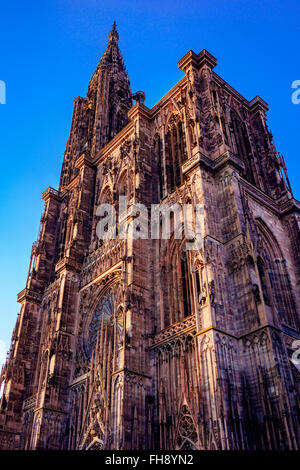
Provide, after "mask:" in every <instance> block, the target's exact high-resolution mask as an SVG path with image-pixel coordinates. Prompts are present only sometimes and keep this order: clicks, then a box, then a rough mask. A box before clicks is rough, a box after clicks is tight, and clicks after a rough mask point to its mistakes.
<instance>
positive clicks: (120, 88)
mask: <svg viewBox="0 0 300 470" xmlns="http://www.w3.org/2000/svg"><path fill="white" fill-rule="evenodd" d="M118 40H119V34H118V31H117V25H116V22H114V24H113V26H112V29H111V31H110V33H109V40H108V42H107V47H106V51H105V52H104V54H103V56H102V57H101V60H100V62H99V64H98V67H97V69H96V71H95V73H94V75H93V77H92V79H91V81H90V85H89V89H88V93H87V97H88V99H89V101H91V100H92V102H93V103H94V105H95V107H94V110H95V119H94V128H93V136H92V146H91V153H92V155H95V154H96V153H97V152H98V151H99V150H100V149H101V148H102V147H103V146H104V145H105V144H106V143H107V142H108V141H109V140H110V139H112V138H113V137H114V136H115V135H116V134H117V133H118V132H119V131H120V130H121V129H122V128H123V127H124V126H125V125H126V124H127V123H128V122H129V119H128V116H127V113H128V111H129V109H130V108H131V106H132V94H131V88H130V82H129V77H128V73H127V70H126V67H125V64H124V61H123V57H122V54H121V51H120V49H119V45H118Z"/></svg>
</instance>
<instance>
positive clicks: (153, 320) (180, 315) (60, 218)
mask: <svg viewBox="0 0 300 470" xmlns="http://www.w3.org/2000/svg"><path fill="white" fill-rule="evenodd" d="M118 39H119V37H118V32H117V30H116V26H115V25H114V26H113V28H112V31H111V32H110V35H109V41H108V44H107V49H106V52H105V53H104V55H103V56H102V58H101V60H100V62H99V64H98V66H97V68H96V70H95V72H94V74H93V76H92V78H91V80H90V83H89V87H88V91H87V95H86V97H85V98H82V97H77V98H75V102H74V113H73V119H72V124H71V131H70V136H69V139H68V141H67V146H66V151H65V154H64V159H63V166H62V172H61V178H60V185H59V189H58V190H54V189H52V188H48V189H47V190H46V191H45V192H44V193H43V199H44V201H45V210H44V213H43V215H42V218H41V225H40V231H39V234H38V239H37V241H36V243H34V245H33V248H32V256H31V262H30V268H29V273H28V279H27V282H26V287H25V288H24V290H23V291H22V292H20V293H19V295H18V302H20V304H21V310H20V313H19V315H18V318H17V322H16V326H15V330H14V333H13V337H12V343H11V348H10V352H9V356H8V359H7V363H6V364H5V366H4V368H3V370H2V373H1V380H2V381H3V383H4V392H3V395H2V398H1V401H0V407H1V408H0V447H1V448H3V449H4V448H6V449H296V448H299V372H298V369H297V364H296V361H295V359H293V357H294V356H295V340H297V339H298V338H299V334H300V331H299V291H298V289H299V274H300V262H299V254H300V237H299V203H298V202H297V201H296V200H295V199H294V198H293V195H292V190H291V188H290V185H289V181H288V177H287V173H286V168H285V164H284V160H283V157H282V156H281V155H280V154H279V153H278V152H277V151H276V149H275V146H274V142H273V138H272V134H271V132H270V130H269V129H268V127H267V124H266V111H267V109H268V107H267V104H266V103H265V102H264V101H263V100H262V99H261V98H259V97H255V98H254V99H253V100H251V101H247V100H246V99H245V98H244V97H243V96H241V95H240V94H239V93H238V92H237V91H235V90H234V89H233V88H231V87H230V85H228V84H227V83H226V82H225V81H224V80H223V79H222V78H220V77H219V76H218V75H217V74H216V73H215V72H214V68H215V66H216V59H215V58H214V57H213V56H212V55H211V54H209V53H208V52H207V51H206V50H203V51H202V52H200V53H199V54H198V55H197V54H195V53H194V52H192V51H190V52H188V53H187V54H186V55H185V56H184V57H183V58H182V59H181V60H180V61H179V67H180V69H181V70H182V71H183V72H184V76H183V78H182V79H181V80H180V82H179V83H177V84H176V85H175V86H174V88H172V89H171V90H170V91H169V92H168V93H167V94H166V95H165V96H164V97H163V98H162V99H161V100H160V101H159V102H158V103H157V104H156V105H155V106H154V107H153V108H152V109H149V108H147V107H146V106H145V104H144V94H143V92H137V93H135V94H132V92H131V89H130V82H129V78H128V75H127V71H126V68H125V65H124V62H123V59H122V56H121V53H120V50H119V46H118ZM134 101H136V103H135V104H134V105H133V102H134ZM120 195H123V196H126V197H127V199H128V204H129V206H130V207H131V208H132V207H134V204H137V203H141V204H144V205H146V206H147V207H148V209H149V211H150V207H151V204H158V203H161V204H163V205H167V204H175V203H178V204H179V205H183V204H192V205H193V206H194V207H196V205H197V204H198V205H201V206H203V213H202V234H201V235H202V237H203V247H202V248H201V249H199V250H186V249H185V247H186V241H187V240H186V239H185V237H184V235H183V236H182V239H176V238H175V237H173V236H172V237H171V238H170V239H151V238H150V237H149V238H148V239H130V238H124V239H120V238H116V239H112V240H106V241H102V240H100V239H99V238H98V237H97V234H96V227H97V223H98V219H99V218H98V217H97V214H96V211H97V207H98V206H99V204H101V203H110V204H113V205H114V206H116V207H117V205H118V200H119V196H120ZM135 215H136V214H134V212H131V213H130V211H129V213H128V214H127V215H126V216H125V220H126V224H130V223H131V221H132V219H134V217H135ZM293 355H294V356H293Z"/></svg>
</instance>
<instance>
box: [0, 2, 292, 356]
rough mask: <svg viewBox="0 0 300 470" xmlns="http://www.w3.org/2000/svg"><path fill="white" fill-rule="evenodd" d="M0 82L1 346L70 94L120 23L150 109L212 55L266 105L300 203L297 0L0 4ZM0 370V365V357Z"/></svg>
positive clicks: (53, 179) (220, 69) (53, 172)
mask: <svg viewBox="0 0 300 470" xmlns="http://www.w3.org/2000/svg"><path fill="white" fill-rule="evenodd" d="M0 18H1V28H0V40H1V61H0V80H3V81H5V83H6V88H7V96H6V98H7V104H6V105H0V157H1V170H2V178H1V185H0V220H1V231H0V257H1V268H2V269H1V271H0V290H1V309H0V340H2V341H5V343H6V345H7V346H8V344H9V341H10V336H11V333H12V329H13V326H14V323H15V320H16V315H17V313H18V311H19V306H18V304H17V303H16V294H17V293H18V292H19V291H20V290H22V289H23V288H24V286H25V281H26V276H27V269H28V262H29V256H30V251H31V244H32V243H33V241H35V239H36V236H37V231H38V226H39V220H40V215H41V213H42V210H43V201H42V199H41V194H42V192H43V191H44V190H45V189H46V188H47V187H48V186H52V187H54V188H57V186H58V181H59V174H60V169H61V163H62V158H63V152H64V148H65V143H66V140H67V137H68V132H69V128H70V123H71V116H72V108H73V100H74V97H76V96H78V95H81V96H85V94H86V90H87V86H88V82H89V79H90V77H91V75H92V73H93V71H94V69H95V67H96V65H97V62H98V61H99V59H100V57H101V55H102V53H103V51H104V50H105V47H106V41H107V37H108V32H109V30H110V28H111V25H112V23H113V21H114V19H115V20H116V22H117V24H118V30H119V34H120V41H119V43H120V48H121V51H122V53H123V57H124V60H125V63H126V66H127V69H128V71H129V75H130V79H131V86H132V90H133V91H137V90H144V91H145V93H146V105H147V106H148V107H152V106H153V105H154V104H155V103H156V101H158V100H159V99H160V98H161V97H162V96H163V95H164V94H165V93H166V92H167V91H168V90H169V89H170V88H171V87H172V86H173V85H174V84H175V83H176V82H177V81H178V80H179V79H180V78H181V77H182V76H183V74H182V72H181V71H180V70H179V69H178V68H177V62H178V60H179V59H180V58H181V57H183V55H184V54H185V53H186V52H187V51H188V50H190V49H192V50H194V51H195V52H196V53H198V52H200V50H202V49H204V48H205V49H207V50H208V51H209V52H211V53H212V54H213V55H214V56H215V57H216V58H217V59H218V66H217V68H216V69H215V71H216V72H217V73H218V74H219V75H221V76H222V77H223V78H224V79H225V80H226V81H228V82H229V83H230V84H231V85H232V86H233V87H234V88H236V89H237V90H238V91H239V92H240V93H241V94H243V95H244V96H245V97H246V98H247V99H249V100H251V99H252V98H253V97H254V96H256V95H259V96H261V97H262V98H263V99H264V100H265V101H267V103H269V106H270V111H269V113H268V123H269V126H270V128H271V130H272V132H273V135H274V139H275V144H276V146H277V149H278V151H280V152H282V153H283V155H284V157H285V160H286V163H287V168H288V174H289V177H290V180H291V183H292V187H293V189H294V195H295V197H296V198H298V199H300V183H299V177H298V175H299V170H300V164H299V156H298V153H299V150H298V149H299V117H300V105H295V104H292V101H291V95H292V89H291V84H292V82H293V81H294V80H300V70H299V33H300V26H299V25H300V22H299V18H300V4H299V1H288V0H287V1H277V0H272V1H263V0H261V1H257V0H245V1H244V0H240V1H237V0H231V1H224V0H223V1H217V0H210V1H209V0H203V1H194V0H191V1H179V0H172V1H170V0H160V1H157V0H152V1H151V2H150V1H148V2H146V1H136V2H135V1H133V0H131V1H114V0H110V1H107V0H103V1H99V0H98V1H96V0H80V1H79V0H72V1H71V0H60V1H58V0H52V1H49V0H43V2H40V1H35V0H34V1H30V0H28V1H27V2H23V1H13V2H5V3H4V2H2V5H1V15H0ZM0 362H1V358H0Z"/></svg>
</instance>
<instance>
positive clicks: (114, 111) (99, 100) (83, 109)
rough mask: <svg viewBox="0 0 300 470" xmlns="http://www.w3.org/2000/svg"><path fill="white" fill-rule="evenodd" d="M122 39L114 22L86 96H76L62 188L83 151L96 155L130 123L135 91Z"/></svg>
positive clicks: (73, 173)
mask: <svg viewBox="0 0 300 470" xmlns="http://www.w3.org/2000/svg"><path fill="white" fill-rule="evenodd" d="M118 41H119V33H118V31H117V25H116V22H115V21H114V23H113V26H112V29H111V31H110V33H109V36H108V41H107V47H106V50H105V52H104V53H103V55H102V57H101V59H100V61H99V63H98V65H97V67H96V70H95V72H94V73H93V75H92V78H91V80H90V83H89V87H88V91H87V96H86V98H82V97H77V98H75V102H74V111H73V118H72V125H71V131H70V136H69V139H68V142H67V146H66V151H65V156H64V162H63V168H62V173H61V180H60V187H61V188H63V187H65V186H67V185H68V183H69V182H70V180H71V179H72V178H73V177H74V175H75V174H76V171H77V170H76V168H75V161H76V159H77V158H78V156H80V154H81V153H82V152H83V151H84V152H85V153H88V154H90V156H91V157H94V156H95V155H96V154H97V152H99V150H100V149H101V148H102V147H104V146H105V145H106V144H107V143H108V142H109V140H111V139H112V138H113V137H114V136H115V135H116V134H117V133H118V132H119V131H120V130H121V129H122V128H123V127H124V126H126V124H127V123H128V122H129V119H128V116H127V113H128V111H129V109H130V108H131V106H132V94H131V88H130V82H129V77H128V73H127V70H126V67H125V64H124V61H123V57H122V54H121V51H120V49H119V45H118Z"/></svg>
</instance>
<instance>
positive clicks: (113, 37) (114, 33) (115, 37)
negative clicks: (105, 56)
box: [108, 21, 119, 41]
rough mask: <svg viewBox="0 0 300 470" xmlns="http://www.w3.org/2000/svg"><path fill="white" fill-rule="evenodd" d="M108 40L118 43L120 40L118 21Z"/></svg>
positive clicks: (113, 26) (114, 24)
mask: <svg viewBox="0 0 300 470" xmlns="http://www.w3.org/2000/svg"><path fill="white" fill-rule="evenodd" d="M108 38H109V40H110V41H118V40H119V33H118V31H117V23H116V21H114V23H113V25H112V29H111V32H110V33H109V36H108Z"/></svg>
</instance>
